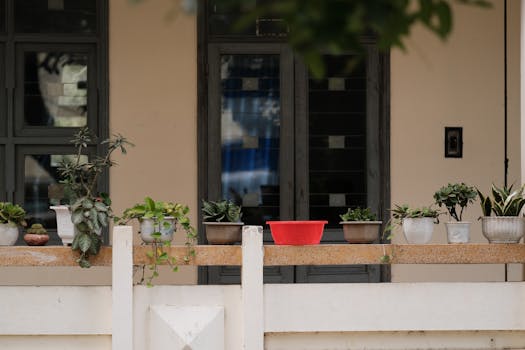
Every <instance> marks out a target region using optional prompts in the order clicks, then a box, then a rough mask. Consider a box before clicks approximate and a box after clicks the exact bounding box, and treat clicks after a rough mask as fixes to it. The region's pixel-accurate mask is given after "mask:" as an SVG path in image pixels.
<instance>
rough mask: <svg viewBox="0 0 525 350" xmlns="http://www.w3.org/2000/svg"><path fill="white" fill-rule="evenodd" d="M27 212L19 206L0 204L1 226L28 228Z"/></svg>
mask: <svg viewBox="0 0 525 350" xmlns="http://www.w3.org/2000/svg"><path fill="white" fill-rule="evenodd" d="M25 217H26V212H25V210H24V208H22V207H21V206H19V205H18V204H13V203H10V202H0V224H11V225H20V226H26V220H25Z"/></svg>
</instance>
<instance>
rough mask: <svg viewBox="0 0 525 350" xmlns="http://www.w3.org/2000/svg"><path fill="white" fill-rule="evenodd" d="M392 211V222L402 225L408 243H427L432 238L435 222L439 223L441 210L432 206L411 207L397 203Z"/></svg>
mask: <svg viewBox="0 0 525 350" xmlns="http://www.w3.org/2000/svg"><path fill="white" fill-rule="evenodd" d="M391 212H392V223H393V224H394V225H401V226H402V227H403V233H404V234H405V238H406V240H407V242H408V243H413V244H425V243H428V242H430V240H431V239H432V232H433V231H434V225H433V224H434V223H439V219H438V217H439V215H440V212H439V211H437V210H436V209H434V208H432V207H420V208H411V207H409V206H408V205H406V204H404V205H401V206H399V205H396V206H395V208H394V209H392V210H391Z"/></svg>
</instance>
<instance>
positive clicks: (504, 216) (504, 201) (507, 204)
mask: <svg viewBox="0 0 525 350" xmlns="http://www.w3.org/2000/svg"><path fill="white" fill-rule="evenodd" d="M523 191H524V187H523V186H522V187H521V188H520V189H519V190H512V186H510V187H506V186H504V187H503V188H498V187H496V186H494V185H492V188H491V193H492V199H491V198H490V196H486V197H485V196H484V195H483V194H482V193H481V192H480V191H479V190H478V195H479V199H480V203H481V211H482V212H483V216H482V217H481V232H482V233H483V235H484V236H485V238H487V239H488V241H489V242H490V243H518V242H519V241H520V239H521V237H523V234H524V232H525V218H524V217H523V216H520V213H521V210H522V209H523V206H524V205H525V198H524V193H523ZM492 214H494V216H492Z"/></svg>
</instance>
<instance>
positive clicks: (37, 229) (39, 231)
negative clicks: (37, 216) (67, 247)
mask: <svg viewBox="0 0 525 350" xmlns="http://www.w3.org/2000/svg"><path fill="white" fill-rule="evenodd" d="M26 233H29V234H32V235H47V230H46V229H45V228H44V226H42V224H33V225H31V227H30V228H28V229H27V231H26Z"/></svg>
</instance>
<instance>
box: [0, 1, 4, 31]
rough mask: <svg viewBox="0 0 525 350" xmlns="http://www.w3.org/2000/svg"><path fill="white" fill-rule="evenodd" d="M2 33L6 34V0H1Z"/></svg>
mask: <svg viewBox="0 0 525 350" xmlns="http://www.w3.org/2000/svg"><path fill="white" fill-rule="evenodd" d="M0 32H5V0H0Z"/></svg>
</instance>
